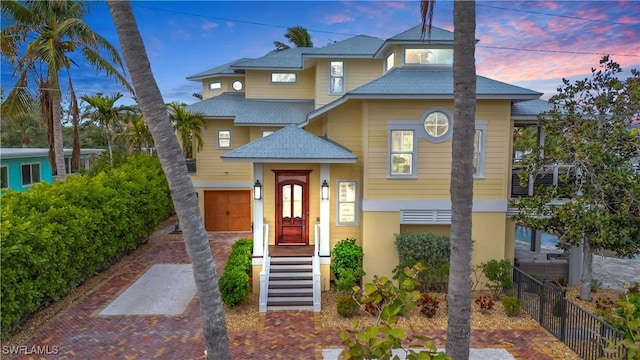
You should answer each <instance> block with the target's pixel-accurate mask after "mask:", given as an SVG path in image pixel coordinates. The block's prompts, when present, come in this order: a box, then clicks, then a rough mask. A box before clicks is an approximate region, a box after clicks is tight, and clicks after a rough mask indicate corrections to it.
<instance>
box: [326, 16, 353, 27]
mask: <svg viewBox="0 0 640 360" xmlns="http://www.w3.org/2000/svg"><path fill="white" fill-rule="evenodd" d="M324 21H325V23H326V24H327V25H333V24H344V23H351V22H354V21H355V19H354V18H352V17H351V16H348V15H345V14H333V15H327V16H326V17H325V20H324Z"/></svg>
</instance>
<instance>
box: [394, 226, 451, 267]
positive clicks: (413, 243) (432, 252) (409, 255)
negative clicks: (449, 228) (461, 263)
mask: <svg viewBox="0 0 640 360" xmlns="http://www.w3.org/2000/svg"><path fill="white" fill-rule="evenodd" d="M395 244H396V250H397V251H398V258H399V260H400V264H403V265H404V266H403V268H404V267H406V266H409V267H411V266H413V265H415V264H417V263H418V262H420V263H422V264H423V265H424V266H426V267H427V268H433V269H437V268H442V266H443V265H446V264H448V263H449V257H450V254H451V252H450V250H449V237H448V236H438V235H434V234H430V233H412V232H404V233H401V234H395Z"/></svg>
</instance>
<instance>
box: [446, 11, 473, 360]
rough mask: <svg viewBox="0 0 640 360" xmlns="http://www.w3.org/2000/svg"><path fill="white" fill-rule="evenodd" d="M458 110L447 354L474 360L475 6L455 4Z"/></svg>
mask: <svg viewBox="0 0 640 360" xmlns="http://www.w3.org/2000/svg"><path fill="white" fill-rule="evenodd" d="M453 23H454V42H453V56H454V57H453V82H454V106H455V114H454V121H453V142H452V150H451V152H452V162H451V188H450V189H451V190H450V192H451V244H450V246H451V258H450V264H451V268H450V274H449V290H448V299H449V314H448V325H447V344H446V351H447V354H448V355H449V356H452V357H453V358H454V359H455V360H467V359H469V344H470V340H471V251H472V242H471V214H472V206H473V135H474V132H475V107H476V68H475V27H476V17H475V2H474V1H468V0H456V1H455V3H454V5H453Z"/></svg>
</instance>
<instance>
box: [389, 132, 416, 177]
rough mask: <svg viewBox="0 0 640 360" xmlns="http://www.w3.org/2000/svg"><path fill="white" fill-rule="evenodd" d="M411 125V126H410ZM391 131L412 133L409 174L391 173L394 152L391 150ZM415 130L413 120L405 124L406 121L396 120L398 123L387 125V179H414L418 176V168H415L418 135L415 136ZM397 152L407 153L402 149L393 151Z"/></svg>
mask: <svg viewBox="0 0 640 360" xmlns="http://www.w3.org/2000/svg"><path fill="white" fill-rule="evenodd" d="M411 125H413V127H412V126H411ZM393 131H411V132H412V133H413V150H412V151H411V154H412V155H411V174H408V175H398V174H392V173H391V168H392V164H391V161H392V160H391V159H392V155H393V154H394V152H393V151H392V148H393V137H392V132H393ZM417 133H418V132H417V131H416V129H415V122H413V124H407V123H406V122H404V123H403V122H398V123H393V124H388V126H387V137H388V138H389V140H388V146H389V147H388V148H387V177H388V178H389V179H415V178H417V177H418V169H417V168H416V166H417V164H418V161H417V157H418V137H417ZM397 153H408V152H406V151H402V152H395V154H397Z"/></svg>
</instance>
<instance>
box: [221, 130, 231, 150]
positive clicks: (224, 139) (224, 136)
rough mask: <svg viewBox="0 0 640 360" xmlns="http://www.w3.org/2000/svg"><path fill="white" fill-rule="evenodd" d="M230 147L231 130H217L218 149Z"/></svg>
mask: <svg viewBox="0 0 640 360" xmlns="http://www.w3.org/2000/svg"><path fill="white" fill-rule="evenodd" d="M229 148H231V130H218V149H229Z"/></svg>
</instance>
